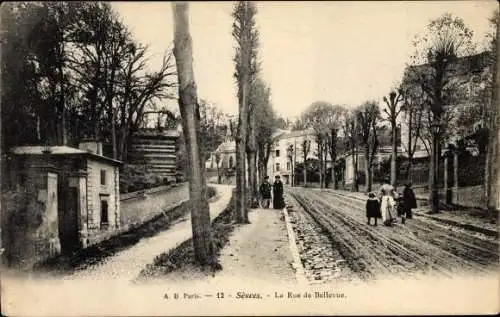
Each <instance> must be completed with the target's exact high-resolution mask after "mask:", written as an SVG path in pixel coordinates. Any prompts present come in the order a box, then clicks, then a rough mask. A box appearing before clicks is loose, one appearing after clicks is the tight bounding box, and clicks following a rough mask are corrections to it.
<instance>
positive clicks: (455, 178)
mask: <svg viewBox="0 0 500 317" xmlns="http://www.w3.org/2000/svg"><path fill="white" fill-rule="evenodd" d="M453 189H454V190H453V191H454V193H455V195H454V197H453V200H452V201H453V202H454V203H455V204H458V152H457V151H453Z"/></svg>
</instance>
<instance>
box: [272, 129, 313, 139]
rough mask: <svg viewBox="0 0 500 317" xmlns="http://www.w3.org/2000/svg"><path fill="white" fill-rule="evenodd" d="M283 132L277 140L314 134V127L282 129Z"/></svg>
mask: <svg viewBox="0 0 500 317" xmlns="http://www.w3.org/2000/svg"><path fill="white" fill-rule="evenodd" d="M281 131H282V133H280V134H279V135H277V136H276V140H283V139H290V138H297V137H301V136H307V135H314V130H313V129H306V130H296V131H286V130H285V131H283V130H281Z"/></svg>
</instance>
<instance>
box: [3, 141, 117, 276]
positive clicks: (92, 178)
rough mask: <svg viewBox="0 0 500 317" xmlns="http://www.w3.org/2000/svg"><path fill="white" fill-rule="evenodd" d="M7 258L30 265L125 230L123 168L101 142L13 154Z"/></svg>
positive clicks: (6, 224)
mask: <svg viewBox="0 0 500 317" xmlns="http://www.w3.org/2000/svg"><path fill="white" fill-rule="evenodd" d="M8 165H9V175H7V176H8V177H7V178H8V181H7V186H8V188H9V191H8V194H9V196H8V199H6V200H4V202H5V203H6V208H5V209H4V210H2V211H3V214H2V228H4V230H2V241H3V243H4V246H5V249H6V250H5V257H7V262H8V263H9V264H12V265H20V266H31V265H33V264H34V263H36V262H38V261H41V260H43V259H45V258H47V257H50V256H52V255H55V254H57V253H60V252H63V253H70V252H73V251H75V250H77V249H79V248H85V247H88V246H89V245H92V244H95V243H97V242H99V241H101V240H103V239H104V238H105V237H107V236H109V235H110V233H112V232H113V231H115V230H118V229H119V226H120V190H119V167H120V165H121V162H120V161H116V160H114V159H111V158H109V157H106V156H103V155H102V145H101V143H99V142H93V141H89V142H82V143H81V144H80V145H79V148H78V149H77V148H72V147H68V146H19V147H14V148H12V149H11V152H10V154H9V162H8Z"/></svg>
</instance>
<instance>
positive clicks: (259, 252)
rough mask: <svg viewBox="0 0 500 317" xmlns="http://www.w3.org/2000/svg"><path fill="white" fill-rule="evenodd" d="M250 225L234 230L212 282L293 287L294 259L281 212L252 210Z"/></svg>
mask: <svg viewBox="0 0 500 317" xmlns="http://www.w3.org/2000/svg"><path fill="white" fill-rule="evenodd" d="M248 217H249V220H250V222H251V223H250V224H245V225H241V226H238V227H236V228H235V230H234V231H233V234H232V235H231V237H230V239H229V244H228V245H227V246H226V247H225V248H224V249H223V250H222V252H221V255H220V258H219V259H220V264H221V265H222V268H223V269H222V271H221V272H219V273H217V274H216V275H215V277H214V279H213V282H214V283H217V282H219V281H223V280H228V281H232V283H236V284H240V283H241V284H244V285H245V284H247V285H251V284H259V283H260V282H262V283H266V284H279V285H282V284H294V283H295V270H294V269H293V267H292V263H293V257H292V253H291V250H290V243H289V238H288V233H287V228H286V224H285V219H284V212H283V210H276V209H254V210H252V211H250V213H249V215H248Z"/></svg>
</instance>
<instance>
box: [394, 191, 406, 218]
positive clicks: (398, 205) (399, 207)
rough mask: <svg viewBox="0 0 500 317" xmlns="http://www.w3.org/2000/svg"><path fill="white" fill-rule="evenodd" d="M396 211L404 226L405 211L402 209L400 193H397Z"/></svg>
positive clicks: (402, 203)
mask: <svg viewBox="0 0 500 317" xmlns="http://www.w3.org/2000/svg"><path fill="white" fill-rule="evenodd" d="M396 210H397V214H398V217H401V223H402V224H404V223H405V220H406V211H405V208H404V202H403V195H401V194H400V193H397V199H396Z"/></svg>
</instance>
